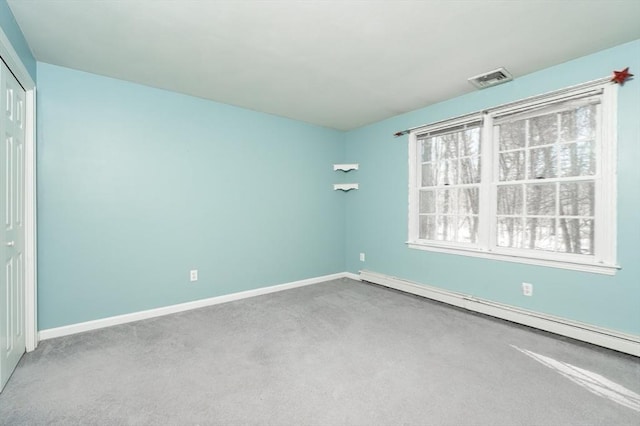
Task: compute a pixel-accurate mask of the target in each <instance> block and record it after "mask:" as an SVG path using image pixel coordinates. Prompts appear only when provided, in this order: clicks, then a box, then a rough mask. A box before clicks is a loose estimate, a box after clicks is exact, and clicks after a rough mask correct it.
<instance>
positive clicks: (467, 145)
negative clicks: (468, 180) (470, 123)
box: [460, 127, 480, 157]
mask: <svg viewBox="0 0 640 426" xmlns="http://www.w3.org/2000/svg"><path fill="white" fill-rule="evenodd" d="M479 154H480V128H479V127H476V128H475V129H469V130H465V131H464V132H461V133H460V156H461V157H467V156H471V155H479Z"/></svg>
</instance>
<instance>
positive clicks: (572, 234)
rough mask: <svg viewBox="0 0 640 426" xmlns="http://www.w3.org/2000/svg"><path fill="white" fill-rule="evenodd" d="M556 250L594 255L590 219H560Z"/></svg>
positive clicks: (591, 221) (592, 230) (593, 240)
mask: <svg viewBox="0 0 640 426" xmlns="http://www.w3.org/2000/svg"><path fill="white" fill-rule="evenodd" d="M559 222H560V226H559V228H560V229H558V232H559V236H560V238H559V239H558V250H559V251H561V252H565V253H577V254H594V250H593V249H594V243H595V238H594V227H593V220H592V219H560V221H559Z"/></svg>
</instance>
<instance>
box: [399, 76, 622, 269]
mask: <svg viewBox="0 0 640 426" xmlns="http://www.w3.org/2000/svg"><path fill="white" fill-rule="evenodd" d="M617 90H618V85H617V84H612V83H610V82H609V81H608V80H596V81H594V82H589V83H585V84H582V85H579V86H574V87H571V88H567V89H562V90H559V91H556V92H552V93H548V94H545V95H540V96H535V97H532V98H527V99H524V100H522V101H517V102H513V103H510V104H506V105H501V106H499V107H496V108H493V109H490V110H487V111H484V112H482V113H473V114H468V115H465V116H461V117H458V118H454V119H452V120H446V121H441V122H438V123H434V124H433V125H432V126H431V125H430V126H421V127H419V128H415V129H412V131H411V132H410V133H409V218H408V233H409V240H408V241H407V242H406V244H407V246H408V247H409V248H411V249H418V250H425V251H431V252H439V253H447V254H456V255H463V256H471V257H478V258H483V259H491V260H500V261H507V262H516V263H523V264H529V265H537V266H546V267H553V268H561V269H568V270H574V271H582V272H591V273H598V274H605V275H615V273H616V271H617V270H618V269H620V266H619V265H617V264H616V263H615V262H616V243H617V239H616V235H617V234H616V232H617V229H616V218H617V196H616V192H617V191H616V189H617V182H616V174H615V170H616V160H617V158H616V150H617V131H616V130H617ZM588 93H594V94H596V93H602V95H601V96H602V98H601V107H602V115H601V120H600V123H601V135H602V137H601V141H606V142H609V143H600V146H599V147H598V156H597V157H596V161H597V163H596V170H597V171H596V173H597V175H598V179H596V182H597V183H596V185H598V186H599V188H598V189H597V193H599V194H600V196H599V199H598V202H597V203H596V207H595V208H596V212H595V217H597V218H598V219H599V222H598V226H596V234H595V239H596V241H595V245H596V247H597V250H598V253H597V256H598V257H597V258H596V257H586V256H582V255H575V254H570V253H557V252H555V253H550V252H544V251H535V250H530V249H513V248H505V247H497V246H496V244H495V235H494V234H495V224H494V223H493V222H494V220H493V219H494V218H495V216H496V211H495V209H496V207H495V205H496V199H495V198H496V191H495V190H493V186H495V184H494V183H493V181H492V178H493V173H494V171H493V170H492V169H491V168H490V167H487V165H489V164H493V163H494V161H493V154H494V153H493V149H494V147H493V141H492V140H491V139H492V138H491V129H492V125H491V123H492V121H493V118H494V117H498V116H503V115H506V114H510V113H515V112H518V111H521V110H526V109H528V108H531V107H535V106H538V105H541V106H542V105H545V104H549V103H552V102H557V101H562V100H568V99H571V98H574V97H581V96H585V95H586V94H588ZM479 114H484V119H483V120H484V122H485V123H487V122H488V125H486V124H485V125H484V126H483V128H482V132H483V133H482V148H481V158H482V159H481V162H482V165H483V166H482V169H481V174H482V176H481V177H482V182H485V184H483V185H481V187H480V188H481V189H480V191H481V193H480V200H481V201H480V206H479V212H480V214H479V217H480V221H481V222H480V226H479V235H478V240H479V243H478V244H476V245H470V244H465V245H461V244H460V243H447V242H442V241H438V242H434V241H427V240H419V239H417V238H415V237H416V236H417V235H418V226H419V222H418V216H419V215H418V206H419V198H418V197H419V191H418V190H417V188H418V187H419V186H420V185H419V184H418V181H417V178H418V169H417V167H418V161H417V159H418V158H419V157H420V156H419V152H418V149H419V144H418V138H417V136H418V135H419V134H424V133H426V132H427V131H433V130H437V129H442V128H447V127H453V126H455V125H459V124H463V123H466V122H471V121H474V120H477V119H478V116H479ZM486 182H490V184H486Z"/></svg>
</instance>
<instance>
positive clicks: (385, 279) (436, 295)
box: [360, 271, 640, 356]
mask: <svg viewBox="0 0 640 426" xmlns="http://www.w3.org/2000/svg"><path fill="white" fill-rule="evenodd" d="M360 279H361V280H362V281H369V282H372V283H374V284H380V285H383V286H385V287H390V288H393V289H396V290H400V291H404V292H406V293H411V294H415V295H418V296H422V297H426V298H427V299H433V300H437V301H440V302H444V303H447V304H449V305H453V306H458V307H460V308H464V309H467V310H470V311H474V312H479V313H482V314H486V315H490V316H492V317H496V318H501V319H505V320H508V321H512V322H515V323H519V324H523V325H526V326H529V327H534V328H537V329H540V330H544V331H549V332H551V333H555V334H559V335H562V336H567V337H571V338H573V339H576V340H581V341H583V342H588V343H592V344H594V345H598V346H602V347H605V348H609V349H613V350H616V351H619V352H624V353H628V354H631V355H635V356H640V336H635V335H631V334H625V333H620V332H617V331H614V330H609V329H606V328H601V327H596V326H593V325H589V324H584V323H580V322H577V321H571V320H567V319H565V318H560V317H555V316H552V315H547V314H542V313H538V312H533V311H528V310H525V309H521V308H518V307H515V306H509V305H503V304H500V303H495V302H491V301H488V300H483V299H478V298H476V297H473V296H469V295H465V294H461V293H455V292H451V291H447V290H443V289H439V288H435V287H430V286H426V285H422V284H417V283H413V282H410V281H407V280H403V279H401V278H396V277H391V276H388V275H384V274H379V273H377V272H370V271H360Z"/></svg>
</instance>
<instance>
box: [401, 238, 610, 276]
mask: <svg viewBox="0 0 640 426" xmlns="http://www.w3.org/2000/svg"><path fill="white" fill-rule="evenodd" d="M407 246H408V247H409V248H412V249H417V250H425V251H433V252H438V253H447V254H455V255H460V256H470V257H479V258H481V259H491V260H501V261H505V262H515V263H524V264H527V265H536V266H547V267H551V268H560V269H569V270H572V271H581V272H590V273H593V274H604V275H615V274H616V272H617V271H618V270H619V269H620V266H618V265H606V264H600V263H578V262H571V261H566V260H554V259H541V258H535V257H523V256H518V255H511V254H503V253H495V252H488V251H484V250H479V249H473V248H461V247H449V246H437V245H426V244H420V243H417V242H412V241H408V242H407Z"/></svg>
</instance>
